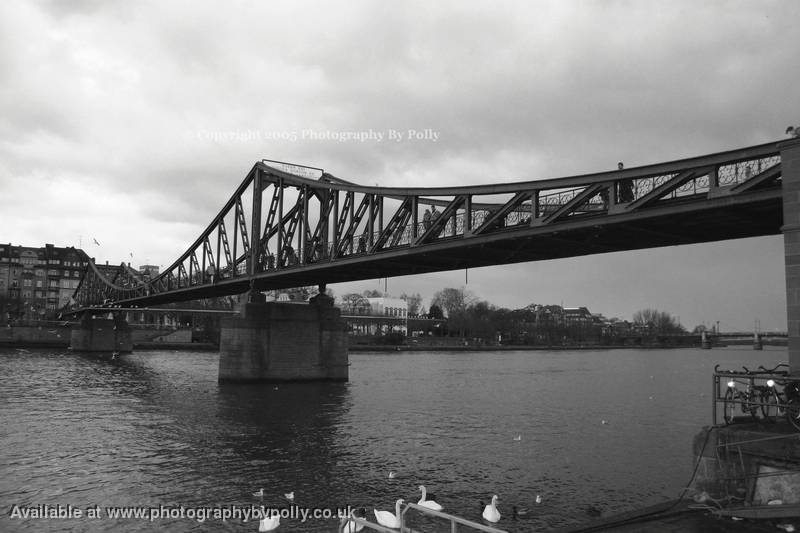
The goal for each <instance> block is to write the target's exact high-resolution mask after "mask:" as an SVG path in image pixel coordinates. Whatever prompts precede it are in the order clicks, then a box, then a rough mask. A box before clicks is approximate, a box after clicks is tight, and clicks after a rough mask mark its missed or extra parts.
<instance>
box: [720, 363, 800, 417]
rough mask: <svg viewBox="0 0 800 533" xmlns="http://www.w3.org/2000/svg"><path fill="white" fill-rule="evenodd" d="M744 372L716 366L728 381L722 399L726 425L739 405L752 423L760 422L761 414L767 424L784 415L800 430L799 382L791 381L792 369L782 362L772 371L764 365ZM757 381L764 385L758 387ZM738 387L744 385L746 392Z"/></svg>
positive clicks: (745, 368)
mask: <svg viewBox="0 0 800 533" xmlns="http://www.w3.org/2000/svg"><path fill="white" fill-rule="evenodd" d="M742 369H743V370H742V371H735V370H720V369H719V365H716V366H715V367H714V371H715V372H716V373H718V374H720V373H721V374H723V376H725V377H727V378H728V381H727V389H726V391H725V394H724V396H723V397H722V400H723V417H724V419H725V423H726V424H731V423H732V422H733V419H734V414H735V412H736V409H737V404H738V406H739V408H740V409H741V412H742V413H744V414H749V415H750V416H751V417H752V418H753V420H758V413H759V412H760V413H761V416H762V417H763V419H764V421H766V422H775V420H776V419H777V418H778V417H779V416H781V415H783V416H785V417H786V419H787V420H788V421H789V423H790V424H792V426H793V427H794V428H795V429H797V430H800V381H796V380H792V379H789V377H788V376H789V366H788V365H787V364H785V363H782V364H779V365H777V366H776V367H775V368H771V369H768V368H765V367H764V366H759V367H758V370H757V371H751V370H750V369H748V368H747V367H745V366H743V367H742ZM740 376H741V377H740ZM720 377H722V376H720ZM756 379H758V380H759V381H761V382H762V383H761V384H756ZM739 385H744V390H740V389H739V388H738V386H739Z"/></svg>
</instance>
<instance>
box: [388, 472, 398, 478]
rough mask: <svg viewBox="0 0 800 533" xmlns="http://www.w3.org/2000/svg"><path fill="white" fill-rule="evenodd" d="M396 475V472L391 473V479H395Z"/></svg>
mask: <svg viewBox="0 0 800 533" xmlns="http://www.w3.org/2000/svg"><path fill="white" fill-rule="evenodd" d="M396 475H397V474H395V473H394V472H389V479H394V477H395V476H396Z"/></svg>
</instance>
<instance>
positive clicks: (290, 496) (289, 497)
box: [283, 491, 294, 502]
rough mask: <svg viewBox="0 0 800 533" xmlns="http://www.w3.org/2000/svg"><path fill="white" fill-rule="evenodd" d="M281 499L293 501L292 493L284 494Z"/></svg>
mask: <svg viewBox="0 0 800 533" xmlns="http://www.w3.org/2000/svg"><path fill="white" fill-rule="evenodd" d="M283 497H284V498H286V499H287V500H289V501H290V502H291V501H294V491H292V492H287V493H286V494H284V495H283Z"/></svg>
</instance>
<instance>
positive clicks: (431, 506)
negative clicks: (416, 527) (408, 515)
mask: <svg viewBox="0 0 800 533" xmlns="http://www.w3.org/2000/svg"><path fill="white" fill-rule="evenodd" d="M419 490H421V491H422V498H420V499H419V501H418V502H417V505H421V506H423V507H427V508H428V509H433V510H434V511H441V510H442V509H444V507H442V506H441V505H439V504H438V503H436V502H435V501H433V500H426V499H425V496H426V491H425V485H420V486H419Z"/></svg>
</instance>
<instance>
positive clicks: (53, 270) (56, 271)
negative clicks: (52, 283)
mask: <svg viewBox="0 0 800 533" xmlns="http://www.w3.org/2000/svg"><path fill="white" fill-rule="evenodd" d="M47 275H48V276H58V270H56V269H54V268H51V269H50V270H48V271H47Z"/></svg>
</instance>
